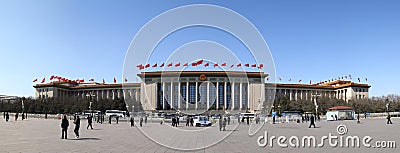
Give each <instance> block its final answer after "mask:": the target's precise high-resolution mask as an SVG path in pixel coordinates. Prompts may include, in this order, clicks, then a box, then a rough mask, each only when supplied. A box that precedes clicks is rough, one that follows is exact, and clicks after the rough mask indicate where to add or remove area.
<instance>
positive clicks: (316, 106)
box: [312, 94, 321, 115]
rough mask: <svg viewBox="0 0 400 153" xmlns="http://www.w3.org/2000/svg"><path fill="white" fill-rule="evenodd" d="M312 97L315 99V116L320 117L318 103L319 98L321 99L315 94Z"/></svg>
mask: <svg viewBox="0 0 400 153" xmlns="http://www.w3.org/2000/svg"><path fill="white" fill-rule="evenodd" d="M312 97H313V98H314V105H315V115H318V103H317V97H321V95H319V94H313V95H312Z"/></svg>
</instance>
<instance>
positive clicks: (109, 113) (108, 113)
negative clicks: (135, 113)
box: [106, 110, 125, 117]
mask: <svg viewBox="0 0 400 153" xmlns="http://www.w3.org/2000/svg"><path fill="white" fill-rule="evenodd" d="M106 116H112V117H114V116H115V117H116V116H119V117H125V111H121V110H106Z"/></svg>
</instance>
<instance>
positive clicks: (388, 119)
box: [386, 113, 393, 124]
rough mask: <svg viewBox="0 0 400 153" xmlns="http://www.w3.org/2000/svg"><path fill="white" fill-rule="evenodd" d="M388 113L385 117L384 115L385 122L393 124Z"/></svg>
mask: <svg viewBox="0 0 400 153" xmlns="http://www.w3.org/2000/svg"><path fill="white" fill-rule="evenodd" d="M390 118H391V117H390V114H389V113H387V117H386V119H387V122H386V124H393V123H392V120H390Z"/></svg>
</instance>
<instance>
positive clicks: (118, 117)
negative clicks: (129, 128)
mask: <svg viewBox="0 0 400 153" xmlns="http://www.w3.org/2000/svg"><path fill="white" fill-rule="evenodd" d="M116 120H117V124H118V121H119V116H117V118H116Z"/></svg>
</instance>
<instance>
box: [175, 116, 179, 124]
mask: <svg viewBox="0 0 400 153" xmlns="http://www.w3.org/2000/svg"><path fill="white" fill-rule="evenodd" d="M178 125H179V116H177V117H176V127H178Z"/></svg>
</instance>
